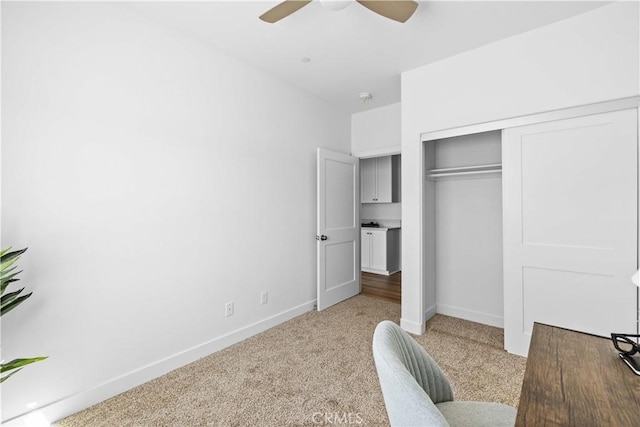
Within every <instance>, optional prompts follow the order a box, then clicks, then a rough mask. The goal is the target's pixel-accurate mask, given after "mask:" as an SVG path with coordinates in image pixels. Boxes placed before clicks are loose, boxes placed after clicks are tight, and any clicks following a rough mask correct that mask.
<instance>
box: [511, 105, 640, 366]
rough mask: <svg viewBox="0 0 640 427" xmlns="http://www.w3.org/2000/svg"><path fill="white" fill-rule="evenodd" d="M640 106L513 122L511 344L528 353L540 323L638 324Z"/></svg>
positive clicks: (598, 328) (623, 328) (599, 328)
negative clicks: (639, 116)
mask: <svg viewBox="0 0 640 427" xmlns="http://www.w3.org/2000/svg"><path fill="white" fill-rule="evenodd" d="M637 114H638V113H637V110H623V111H616V112H612V113H605V114H597V115H591V116H585V117H579V118H574V119H566V120H558V121H554V122H548V123H541V124H536V125H530V126H523V127H518V128H511V129H506V130H504V131H503V144H502V161H503V172H502V174H503V175H502V176H503V221H504V303H505V307H504V324H505V348H506V350H507V351H509V352H511V353H515V354H520V355H523V356H526V355H527V353H528V350H529V340H530V338H531V330H532V327H533V322H541V323H546V324H550V325H554V326H560V327H563V328H568V329H574V330H578V331H583V332H588V333H591V334H595V335H600V336H608V335H609V334H610V333H611V332H621V333H634V331H635V329H636V326H635V325H636V323H635V322H636V315H637V307H636V297H635V295H636V287H635V286H634V285H633V284H632V283H631V282H630V277H631V275H632V274H633V273H634V271H635V270H636V268H637V260H638V255H637V244H638V238H637V236H638V230H637V225H638V166H637V164H638V152H637V145H638V136H637Z"/></svg>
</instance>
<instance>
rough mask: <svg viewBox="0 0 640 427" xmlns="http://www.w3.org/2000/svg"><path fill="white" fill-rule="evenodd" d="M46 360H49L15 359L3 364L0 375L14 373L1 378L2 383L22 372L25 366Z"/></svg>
mask: <svg viewBox="0 0 640 427" xmlns="http://www.w3.org/2000/svg"><path fill="white" fill-rule="evenodd" d="M46 358H47V357H46V356H44V357H43V356H39V357H30V358H27V359H13V360H12V361H11V362H8V363H3V364H2V365H0V373H3V372H7V371H13V372H11V373H10V374H7V375H5V376H3V377H2V378H0V383H1V382H3V381H4V380H6V379H8V378H9V377H10V376H11V375H13V374H15V373H16V372H18V371H20V370H21V369H22V367H23V366H25V365H29V364H31V363H35V362H39V361H41V360H44V359H46Z"/></svg>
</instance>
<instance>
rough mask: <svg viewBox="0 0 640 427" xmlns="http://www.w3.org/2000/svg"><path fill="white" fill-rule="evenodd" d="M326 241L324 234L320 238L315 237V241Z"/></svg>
mask: <svg viewBox="0 0 640 427" xmlns="http://www.w3.org/2000/svg"><path fill="white" fill-rule="evenodd" d="M327 239H328V237H327V236H325V235H324V234H323V235H322V236H316V240H323V241H324V240H327Z"/></svg>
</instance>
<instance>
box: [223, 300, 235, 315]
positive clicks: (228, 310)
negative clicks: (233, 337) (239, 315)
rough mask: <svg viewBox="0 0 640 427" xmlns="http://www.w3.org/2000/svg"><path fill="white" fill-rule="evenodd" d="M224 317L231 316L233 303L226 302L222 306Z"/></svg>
mask: <svg viewBox="0 0 640 427" xmlns="http://www.w3.org/2000/svg"><path fill="white" fill-rule="evenodd" d="M224 316H225V317H229V316H233V301H231V302H228V303H226V304H225V305H224Z"/></svg>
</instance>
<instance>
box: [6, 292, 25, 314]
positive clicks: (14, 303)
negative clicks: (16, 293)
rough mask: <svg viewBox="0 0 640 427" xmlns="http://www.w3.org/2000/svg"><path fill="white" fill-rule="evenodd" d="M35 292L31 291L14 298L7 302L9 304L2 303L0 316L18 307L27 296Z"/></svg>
mask: <svg viewBox="0 0 640 427" xmlns="http://www.w3.org/2000/svg"><path fill="white" fill-rule="evenodd" d="M32 293H33V292H29V293H28V294H26V295H23V296H21V297H19V298H16V299H14V300H13V301H11V302H9V303H7V304H4V303H3V304H2V307H1V308H0V316H4V315H5V314H7V313H8V312H10V311H11V310H13V309H14V308H16V307H17V306H18V305H20V304H21V303H22V302H23V301H24V300H26V299H27V298H29V297H30V296H31V294H32Z"/></svg>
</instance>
